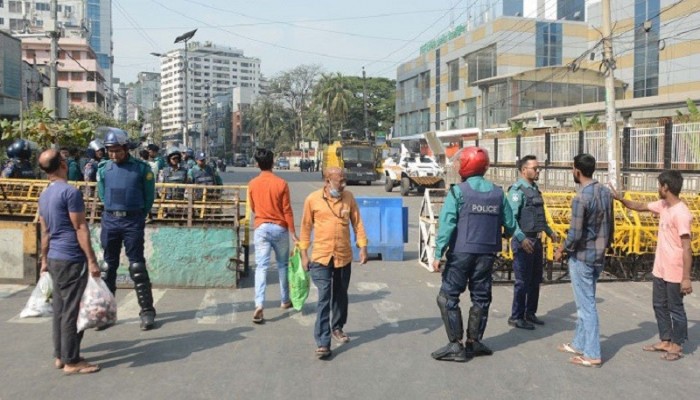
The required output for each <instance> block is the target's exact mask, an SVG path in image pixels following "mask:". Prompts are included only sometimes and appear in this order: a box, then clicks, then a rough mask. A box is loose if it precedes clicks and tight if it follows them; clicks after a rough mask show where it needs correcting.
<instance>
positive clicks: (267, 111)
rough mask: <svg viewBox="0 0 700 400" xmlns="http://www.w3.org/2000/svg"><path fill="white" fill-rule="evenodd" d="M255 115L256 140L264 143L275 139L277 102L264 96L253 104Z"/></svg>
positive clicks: (253, 119)
mask: <svg viewBox="0 0 700 400" xmlns="http://www.w3.org/2000/svg"><path fill="white" fill-rule="evenodd" d="M251 114H252V115H253V118H252V122H253V126H254V127H255V129H254V131H255V134H256V135H255V136H256V137H255V141H256V142H257V143H263V142H265V141H268V140H274V138H273V137H272V136H273V131H274V125H275V123H274V114H275V104H274V103H273V102H272V100H270V99H268V98H263V99H261V100H259V101H258V102H256V103H255V105H253V108H252V110H251Z"/></svg>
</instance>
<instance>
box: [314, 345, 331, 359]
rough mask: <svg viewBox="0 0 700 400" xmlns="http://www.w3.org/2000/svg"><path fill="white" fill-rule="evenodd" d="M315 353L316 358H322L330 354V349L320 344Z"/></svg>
mask: <svg viewBox="0 0 700 400" xmlns="http://www.w3.org/2000/svg"><path fill="white" fill-rule="evenodd" d="M315 353H316V357H317V358H319V359H322V358H326V357H328V356H330V355H331V349H330V348H328V347H326V346H321V347H319V348H317V349H316V352H315Z"/></svg>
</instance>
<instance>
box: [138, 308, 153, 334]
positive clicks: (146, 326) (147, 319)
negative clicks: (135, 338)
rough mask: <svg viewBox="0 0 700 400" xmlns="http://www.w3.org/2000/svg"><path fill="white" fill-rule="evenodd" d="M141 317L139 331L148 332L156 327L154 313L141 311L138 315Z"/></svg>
mask: <svg viewBox="0 0 700 400" xmlns="http://www.w3.org/2000/svg"><path fill="white" fill-rule="evenodd" d="M139 316H140V317H141V330H142V331H150V330H151V329H153V327H154V326H155V325H156V312H155V311H141V313H140V314H139Z"/></svg>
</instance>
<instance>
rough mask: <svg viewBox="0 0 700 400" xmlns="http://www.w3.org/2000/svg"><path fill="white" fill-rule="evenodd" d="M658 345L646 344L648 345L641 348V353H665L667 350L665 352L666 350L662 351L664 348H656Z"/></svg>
mask: <svg viewBox="0 0 700 400" xmlns="http://www.w3.org/2000/svg"><path fill="white" fill-rule="evenodd" d="M658 345H659V343H656V344H648V345H646V346H644V347H642V350H643V351H651V352H654V351H658V352H663V353H665V352H667V351H668V350H666V349H664V348H661V347H657V346H658Z"/></svg>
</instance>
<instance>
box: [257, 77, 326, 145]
mask: <svg viewBox="0 0 700 400" xmlns="http://www.w3.org/2000/svg"><path fill="white" fill-rule="evenodd" d="M320 70H321V67H320V66H318V65H300V66H297V67H295V68H293V69H291V70H289V71H284V72H282V73H281V74H279V75H278V76H276V77H274V78H272V79H271V80H270V94H271V96H272V97H273V98H274V99H276V100H279V101H280V102H281V103H282V105H283V106H284V108H286V109H289V110H291V111H292V116H293V118H294V122H295V123H294V124H293V125H292V126H291V128H292V129H291V138H292V141H293V143H294V147H295V148H296V144H297V143H298V139H299V138H301V137H302V135H303V132H304V131H305V127H304V124H305V119H306V113H307V110H308V107H309V104H310V103H311V100H312V91H313V88H314V85H315V84H316V79H317V77H318V74H319V72H320Z"/></svg>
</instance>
